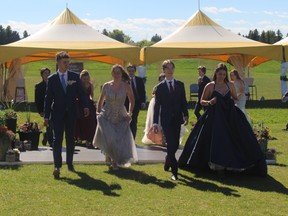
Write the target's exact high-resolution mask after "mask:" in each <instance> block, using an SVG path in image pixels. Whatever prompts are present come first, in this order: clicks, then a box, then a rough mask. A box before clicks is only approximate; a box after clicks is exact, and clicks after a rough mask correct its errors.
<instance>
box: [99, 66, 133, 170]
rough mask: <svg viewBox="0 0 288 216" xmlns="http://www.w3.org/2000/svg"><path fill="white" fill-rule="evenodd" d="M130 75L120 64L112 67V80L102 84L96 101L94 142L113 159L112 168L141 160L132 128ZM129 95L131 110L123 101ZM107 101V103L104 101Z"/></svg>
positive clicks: (107, 159) (110, 159) (109, 158)
mask: <svg viewBox="0 0 288 216" xmlns="http://www.w3.org/2000/svg"><path fill="white" fill-rule="evenodd" d="M123 77H125V79H126V78H127V74H126V72H125V70H124V68H123V67H122V66H121V65H118V64H116V65H114V66H113V67H112V78H113V79H112V80H111V81H109V82H107V83H105V84H104V85H103V88H102V91H101V95H100V97H99V100H98V104H97V112H96V114H97V122H98V124H97V128H96V132H95V136H94V140H93V145H94V146H95V147H98V148H99V149H100V150H101V151H102V153H103V154H105V156H106V161H109V162H110V161H111V168H112V169H113V170H117V169H118V166H129V165H130V164H131V163H134V162H136V161H137V160H138V158H137V152H136V146H135V141H134V138H133V135H132V132H131V130H130V127H129V123H130V121H131V116H132V111H133V108H134V97H133V91H132V88H131V86H130V85H129V84H128V82H127V80H126V81H125V80H123ZM127 96H128V98H129V112H128V113H127V111H126V109H125V106H124V103H125V99H126V97H127ZM104 102H105V103H104Z"/></svg>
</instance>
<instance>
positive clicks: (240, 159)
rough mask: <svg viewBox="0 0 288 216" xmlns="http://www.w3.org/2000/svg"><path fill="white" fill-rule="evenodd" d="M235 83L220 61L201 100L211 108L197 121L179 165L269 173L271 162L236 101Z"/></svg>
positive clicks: (189, 167) (190, 167) (258, 173)
mask: <svg viewBox="0 0 288 216" xmlns="http://www.w3.org/2000/svg"><path fill="white" fill-rule="evenodd" d="M232 98H233V99H234V100H237V94H236V91H235V87H234V86H233V84H232V83H230V82H229V81H228V76H227V67H226V66H225V65H224V64H222V63H220V64H218V66H217V68H216V70H215V73H214V77H213V81H212V82H210V83H208V84H207V85H206V87H205V89H204V92H203V95H202V98H201V104H202V105H203V106H207V107H208V109H207V110H206V112H205V113H204V114H203V115H202V116H201V118H200V119H199V120H198V122H197V123H196V125H195V127H194V128H193V130H192V132H191V134H190V135H189V137H188V139H187V142H186V144H185V147H184V149H183V152H182V154H181V156H180V158H179V161H178V163H179V167H180V168H188V169H200V170H202V169H207V170H216V171H221V172H222V171H225V170H226V171H239V172H240V171H244V172H248V173H251V174H256V175H260V176H266V175H267V165H266V161H265V157H264V154H263V153H262V151H261V149H260V146H259V144H258V142H257V139H256V137H255V135H254V133H253V130H252V128H251V126H250V124H249V122H248V121H247V119H246V117H245V115H244V114H243V112H242V111H241V110H240V109H239V108H238V107H236V106H235V105H234V101H233V99H232Z"/></svg>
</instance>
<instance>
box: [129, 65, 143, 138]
mask: <svg viewBox="0 0 288 216" xmlns="http://www.w3.org/2000/svg"><path fill="white" fill-rule="evenodd" d="M127 72H128V75H129V78H130V85H131V87H132V90H133V95H134V98H135V106H134V109H133V113H132V120H131V122H130V128H131V131H132V134H133V137H134V139H135V138H136V133H137V122H138V115H139V111H140V109H145V107H146V90H145V85H144V82H143V79H142V78H140V77H138V76H135V73H136V66H134V65H128V67H127ZM125 107H126V109H127V111H128V110H129V99H128V97H127V98H126V101H125Z"/></svg>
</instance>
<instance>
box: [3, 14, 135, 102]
mask: <svg viewBox="0 0 288 216" xmlns="http://www.w3.org/2000/svg"><path fill="white" fill-rule="evenodd" d="M62 50H64V51H67V52H68V53H69V54H70V57H71V58H72V59H75V60H92V61H99V62H104V63H108V64H116V63H118V64H122V65H125V64H126V63H132V64H139V52H140V48H139V47H136V46H131V45H128V44H125V43H121V42H119V41H116V40H114V39H112V38H110V37H107V36H105V35H103V34H101V33H100V32H98V31H97V30H95V29H93V28H92V27H90V26H88V25H87V24H85V23H84V22H83V21H82V20H80V19H79V18H78V17H77V16H76V15H74V14H73V13H72V12H71V11H70V10H69V9H68V8H66V9H65V10H64V11H63V12H62V13H61V14H60V15H59V16H58V17H56V18H55V19H54V20H53V21H52V22H51V23H50V24H48V25H47V26H46V27H45V28H43V29H42V30H40V31H39V32H37V33H35V34H33V35H31V36H29V37H27V38H24V39H22V40H19V41H17V42H14V43H10V44H7V45H3V46H0V63H1V64H2V67H1V68H4V70H5V71H7V69H8V76H7V77H8V78H7V80H6V82H5V87H4V88H5V89H4V90H5V91H2V93H3V92H5V96H4V98H5V100H11V99H13V98H14V95H15V80H11V79H17V77H18V75H19V74H18V73H19V72H20V70H19V67H20V65H21V64H25V63H29V62H33V61H41V60H48V59H55V54H56V52H58V51H62ZM15 62H17V67H16V66H15ZM2 78H3V79H5V78H6V75H5V73H3V71H2ZM12 83H14V85H12ZM0 88H1V86H0ZM1 98H2V100H3V96H1Z"/></svg>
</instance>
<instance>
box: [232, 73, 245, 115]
mask: <svg viewBox="0 0 288 216" xmlns="http://www.w3.org/2000/svg"><path fill="white" fill-rule="evenodd" d="M230 79H231V82H232V83H233V84H234V87H235V90H236V94H237V97H238V100H235V105H236V106H237V107H238V108H239V109H240V110H242V111H243V112H244V113H246V112H245V105H246V96H245V83H244V81H243V80H242V79H241V77H240V76H239V73H238V71H237V70H235V69H233V70H231V71H230Z"/></svg>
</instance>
